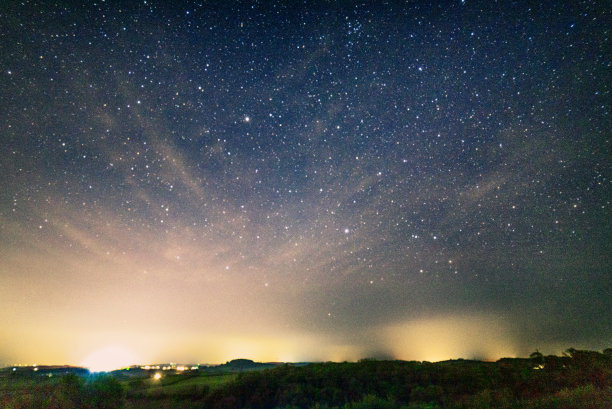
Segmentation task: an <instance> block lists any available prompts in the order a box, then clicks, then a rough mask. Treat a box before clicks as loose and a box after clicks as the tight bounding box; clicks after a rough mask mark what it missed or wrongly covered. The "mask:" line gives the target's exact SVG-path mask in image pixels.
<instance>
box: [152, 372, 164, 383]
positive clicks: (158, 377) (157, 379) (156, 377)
mask: <svg viewBox="0 0 612 409" xmlns="http://www.w3.org/2000/svg"><path fill="white" fill-rule="evenodd" d="M161 377H162V375H161V373H160V372H155V375H153V379H154V380H156V381H159V380H160V379H161Z"/></svg>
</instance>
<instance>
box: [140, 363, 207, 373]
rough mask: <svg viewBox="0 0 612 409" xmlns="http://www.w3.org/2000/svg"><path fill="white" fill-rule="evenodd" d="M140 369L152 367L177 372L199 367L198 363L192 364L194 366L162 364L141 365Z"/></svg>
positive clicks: (150, 368) (151, 368) (193, 369)
mask: <svg viewBox="0 0 612 409" xmlns="http://www.w3.org/2000/svg"><path fill="white" fill-rule="evenodd" d="M140 369H144V370H147V371H148V370H153V369H157V370H159V369H161V370H162V371H178V372H183V371H195V370H196V369H199V366H198V365H194V366H187V365H176V364H170V365H164V366H160V365H144V366H141V367H140Z"/></svg>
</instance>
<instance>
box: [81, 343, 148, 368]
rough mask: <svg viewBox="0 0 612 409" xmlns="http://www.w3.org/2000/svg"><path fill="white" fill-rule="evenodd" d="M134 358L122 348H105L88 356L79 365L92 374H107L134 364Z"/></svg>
mask: <svg viewBox="0 0 612 409" xmlns="http://www.w3.org/2000/svg"><path fill="white" fill-rule="evenodd" d="M136 361H137V359H136V357H135V356H134V355H133V354H132V353H130V352H129V351H127V350H126V349H124V348H121V347H117V346H107V347H104V348H101V349H98V350H97V351H94V352H92V353H91V354H89V355H88V356H87V357H86V358H85V359H84V360H83V362H81V365H82V366H84V367H86V368H89V370H90V371H92V372H108V371H112V370H115V369H119V368H123V367H126V366H130V365H133V364H135V363H136Z"/></svg>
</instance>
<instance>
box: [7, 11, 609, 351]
mask: <svg viewBox="0 0 612 409" xmlns="http://www.w3.org/2000/svg"><path fill="white" fill-rule="evenodd" d="M608 6H609V5H608V4H606V2H597V1H576V2H568V3H567V4H563V2H544V3H542V4H533V2H520V1H516V2H495V1H482V2H481V1H469V0H466V1H465V2H462V1H454V2H440V3H436V4H429V3H428V2H414V3H412V2H409V3H403V2H387V3H383V2H367V3H361V2H338V4H336V2H304V3H296V2H274V1H270V2H268V1H262V2H233V1H226V2H201V3H194V2H178V3H177V2H174V3H173V5H172V6H170V5H167V4H166V2H158V1H149V0H147V1H142V2H138V3H136V2H128V3H127V4H122V3H120V2H111V1H106V2H105V1H99V2H95V3H90V4H87V5H82V6H74V5H72V4H69V2H56V3H54V4H49V3H48V2H41V3H36V2H28V1H26V2H20V3H12V4H4V5H2V6H1V7H0V21H1V24H0V26H1V27H2V28H1V29H0V71H1V72H0V76H1V81H0V129H1V131H0V141H1V143H0V172H1V175H2V179H1V180H2V182H1V183H2V186H1V188H0V299H1V300H2V301H0V306H2V309H1V310H2V312H1V313H0V318H1V319H2V321H3V322H8V323H9V325H10V326H11V328H14V330H13V331H11V332H5V333H4V334H2V335H1V336H0V342H1V344H3V345H6V348H3V354H5V356H0V360H4V361H6V363H12V362H14V361H28V360H32V361H38V362H42V361H54V362H56V363H57V362H58V361H60V360H61V361H70V362H77V363H78V362H79V360H80V359H82V357H83V356H85V355H87V353H88V352H89V351H91V350H95V349H96V348H104V347H106V346H107V345H108V344H113V345H115V344H117V345H119V347H121V348H123V349H124V350H129V351H131V352H132V353H133V354H134V356H135V358H134V359H139V360H141V361H143V360H144V361H152V360H155V359H160V360H171V359H174V360H180V359H191V360H194V361H195V360H199V361H201V362H215V361H223V360H226V359H231V358H236V357H238V355H239V356H241V357H242V356H244V357H248V358H254V359H259V360H316V359H358V358H360V357H364V356H392V357H398V358H404V359H444V358H447V357H458V356H463V357H466V358H467V357H472V356H476V357H485V358H497V357H500V356H508V355H516V354H523V355H525V354H528V353H529V352H532V351H533V350H535V349H536V348H540V349H541V350H544V351H545V352H546V351H548V352H559V351H560V350H563V349H565V348H568V347H571V346H574V347H582V348H592V349H601V348H603V347H609V346H610V342H611V341H612V321H611V318H612V317H611V316H610V311H612V278H611V271H612V268H611V267H612V266H611V256H610V254H612V248H611V231H612V229H611V227H612V226H611V225H610V221H611V220H612V218H611V214H610V206H611V203H610V201H611V194H610V188H611V186H610V172H611V160H610V158H611V157H610V152H611V148H610V135H611V121H610V102H611V96H610V84H612V78H611V77H612V76H611V74H610V73H611V64H612V61H611V58H612V53H611V51H610V50H611V44H610V29H609V27H610V26H611V25H612V24H611V23H612V21H611V16H610V10H609V7H608ZM3 332H4V331H3ZM100 334H105V335H100ZM169 334H172V335H169ZM41 338H43V339H47V340H48V341H46V342H47V346H46V347H45V348H44V349H41V348H40V345H39V343H40V342H42V341H40V339H41ZM151 338H154V339H156V340H157V341H156V342H154V343H153V344H152V345H150V343H151V341H150V339H151ZM23 339H28V341H27V342H23ZM37 339H38V340H37ZM68 339H69V340H70V341H69V342H68V341H67V340H68ZM118 339H119V340H121V341H117V340H118ZM398 340H401V341H398ZM147 342H149V345H150V346H148V347H147V348H148V349H147V348H144V349H143V347H142V345H143V344H146V343H147ZM228 345H229V346H228ZM232 345H233V346H232ZM136 351H139V353H136ZM247 355H248V356H247Z"/></svg>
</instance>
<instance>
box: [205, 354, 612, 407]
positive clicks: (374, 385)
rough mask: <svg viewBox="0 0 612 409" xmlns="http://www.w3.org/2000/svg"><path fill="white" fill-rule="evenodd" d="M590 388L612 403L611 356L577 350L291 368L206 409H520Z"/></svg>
mask: <svg viewBox="0 0 612 409" xmlns="http://www.w3.org/2000/svg"><path fill="white" fill-rule="evenodd" d="M606 352H610V351H606ZM587 386H588V387H592V388H595V389H598V390H602V391H604V390H605V392H606V393H605V394H604V395H606V396H607V397H608V398H609V397H610V396H612V394H611V393H610V388H611V387H612V354H609V353H606V354H601V353H598V352H592V351H578V350H574V349H570V350H568V352H567V354H566V355H565V356H561V357H557V356H546V357H545V356H542V355H541V354H540V353H534V354H532V355H531V357H530V358H529V359H501V360H499V361H497V362H480V361H464V360H458V361H448V362H439V363H429V362H401V361H375V360H364V361H360V362H358V363H324V364H311V365H309V366H306V367H301V368H296V367H291V366H284V367H280V368H276V369H273V370H269V371H263V372H251V373H245V374H242V375H241V376H239V377H238V379H237V380H236V381H235V382H233V383H230V384H227V385H226V386H225V387H223V388H220V389H217V390H215V391H214V392H213V393H211V394H210V395H209V396H207V397H206V399H204V402H205V404H206V405H205V407H210V408H215V409H222V408H223V409H225V408H227V409H229V408H241V407H248V408H274V407H296V408H310V407H312V406H313V404H315V403H317V404H319V405H320V406H321V405H324V406H321V407H325V406H326V407H342V406H344V405H347V404H350V403H361V404H363V405H364V406H363V407H370V406H371V405H369V404H368V401H370V402H371V403H372V404H373V406H372V407H379V406H381V405H383V402H388V403H389V407H399V406H408V405H410V404H416V406H415V407H423V404H430V406H432V407H436V406H439V407H465V408H472V407H475V405H476V404H477V403H481V404H485V405H486V404H487V403H488V404H490V405H495V406H491V407H504V406H507V407H513V406H512V404H513V403H519V404H520V402H526V401H530V400H534V399H538V398H542V397H545V396H550V395H554V394H555V393H557V392H560V391H562V390H569V389H577V390H578V391H577V392H576V393H577V394H580V393H581V391H582V392H585V389H584V387H587ZM581 387H582V388H581ZM586 390H588V388H587V389H586ZM364 397H365V398H366V399H365V401H364ZM604 397H605V396H604ZM375 398H378V401H377V399H375ZM374 402H378V403H374ZM607 403H608V405H610V404H612V402H611V401H608V402H607ZM350 406H351V405H347V407H350ZM352 406H354V407H361V406H355V405H352ZM484 407H488V406H484ZM602 407H603V406H602ZM606 407H611V406H606Z"/></svg>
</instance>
